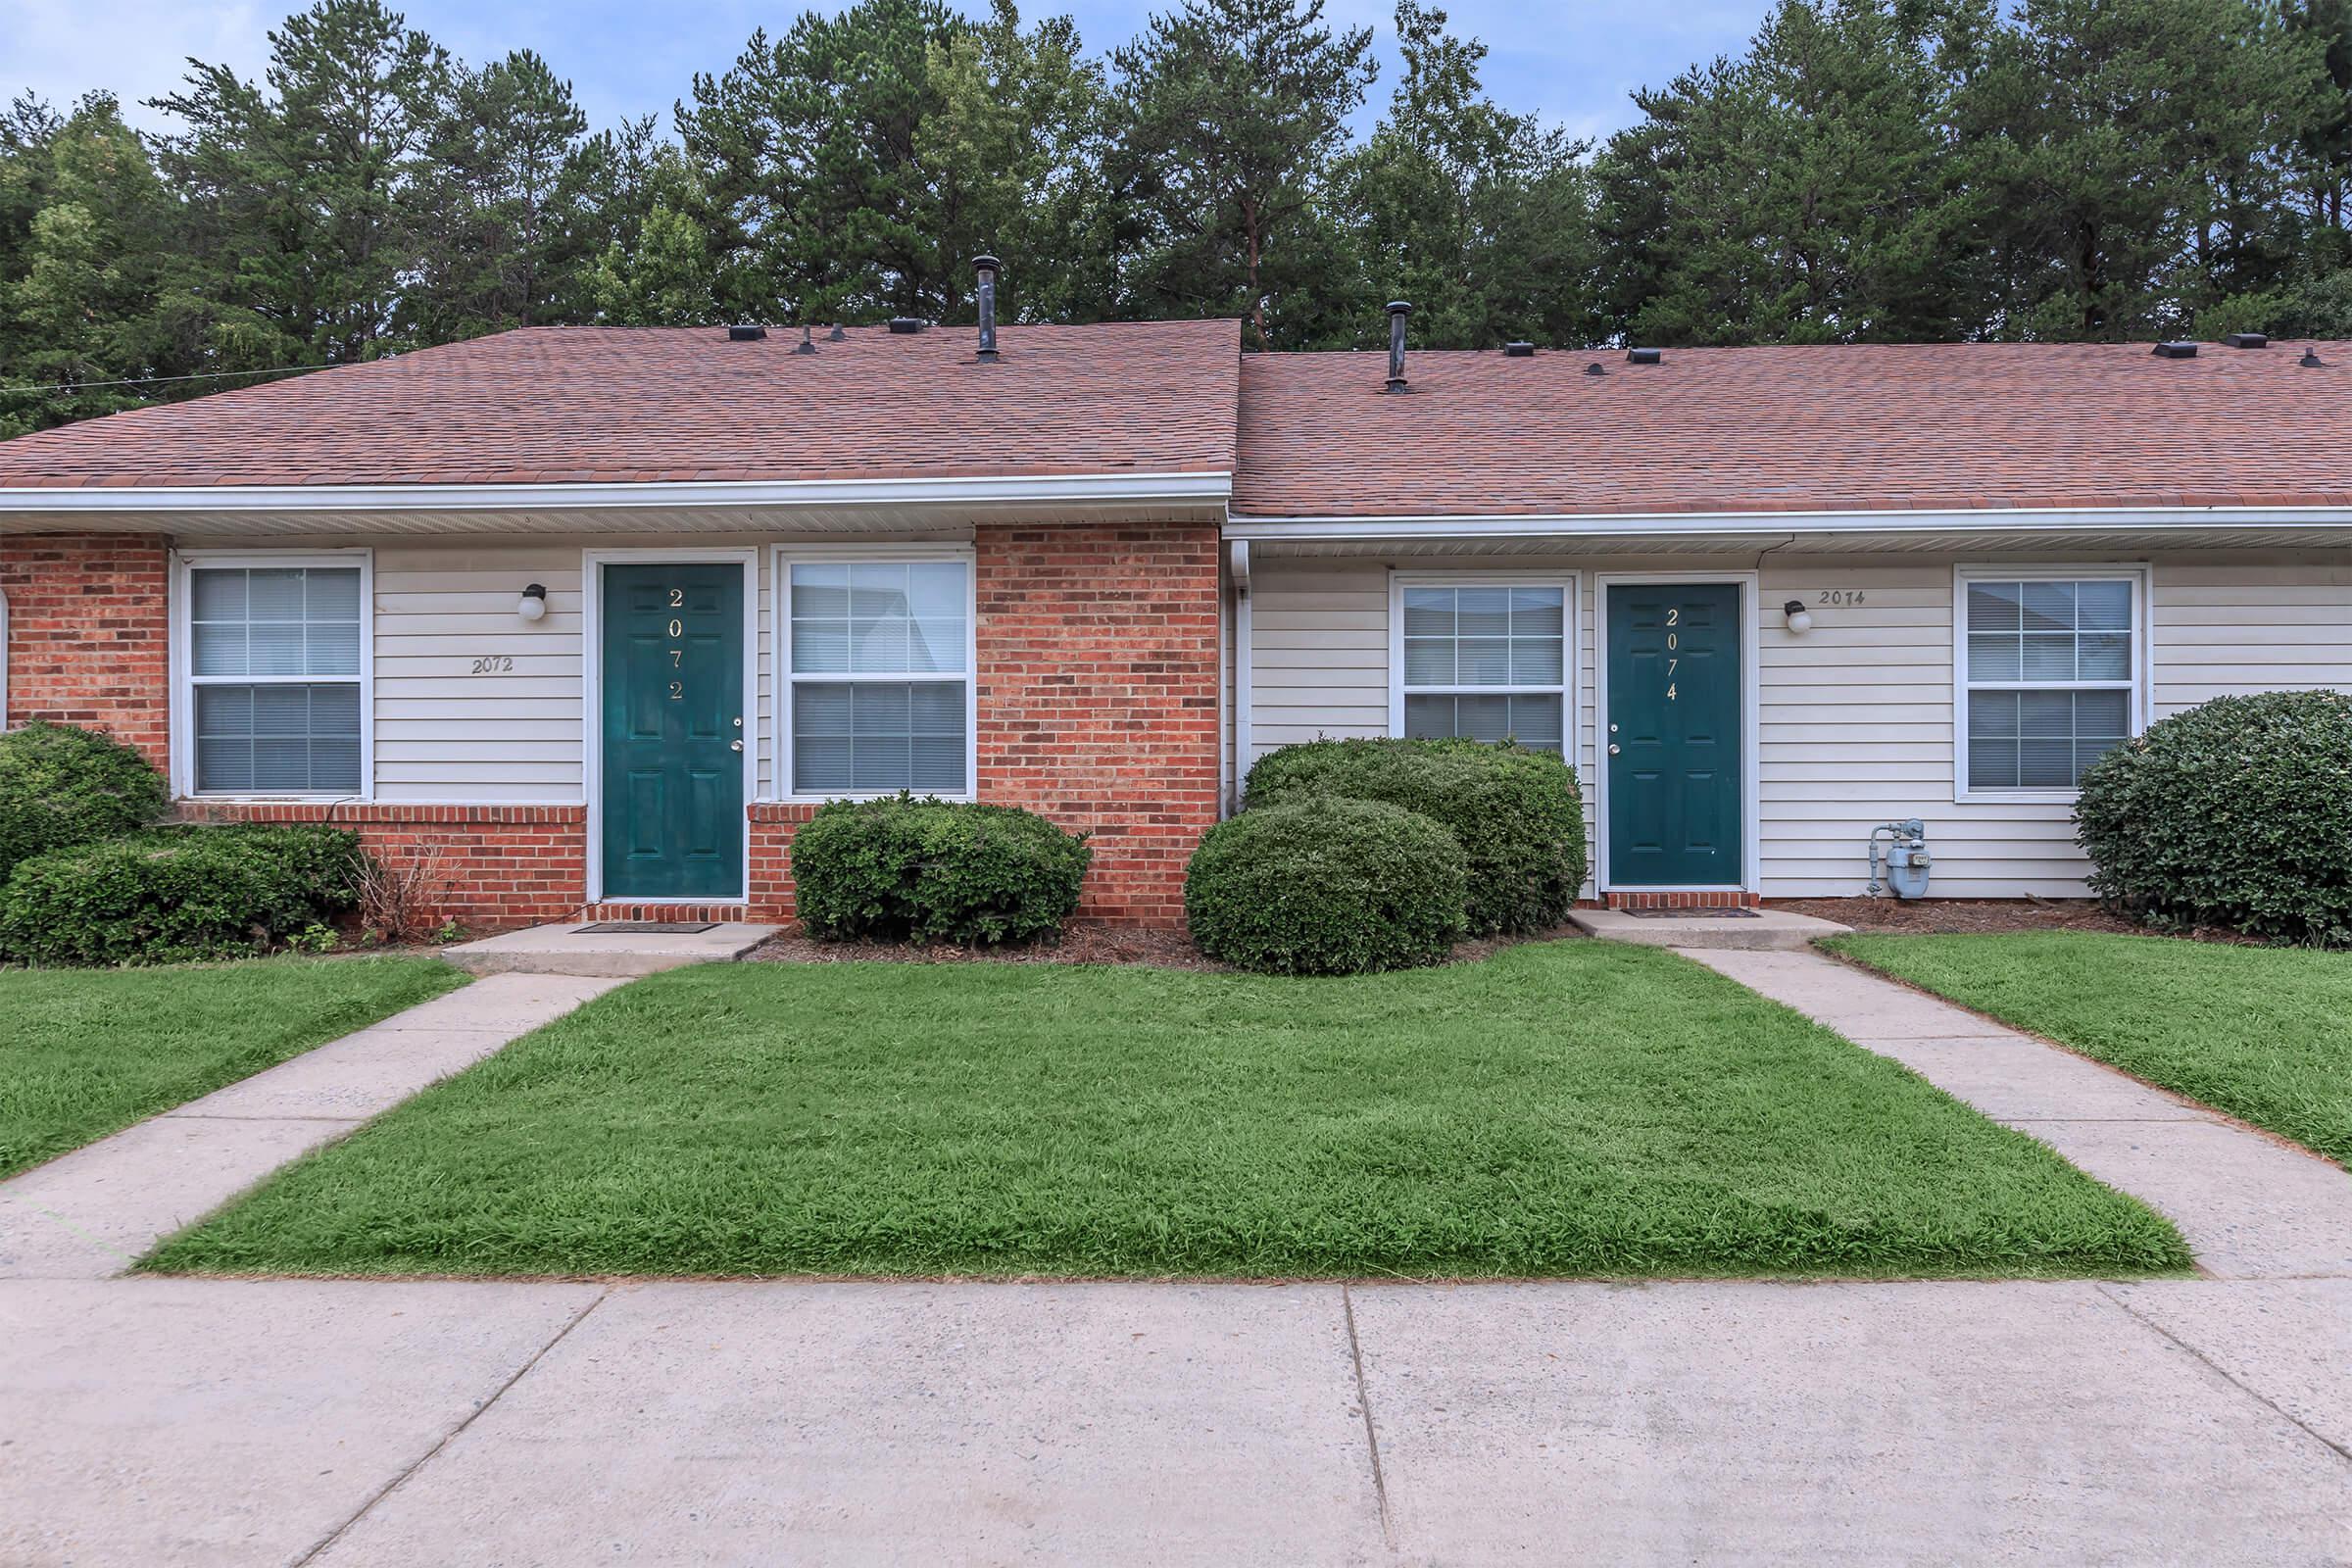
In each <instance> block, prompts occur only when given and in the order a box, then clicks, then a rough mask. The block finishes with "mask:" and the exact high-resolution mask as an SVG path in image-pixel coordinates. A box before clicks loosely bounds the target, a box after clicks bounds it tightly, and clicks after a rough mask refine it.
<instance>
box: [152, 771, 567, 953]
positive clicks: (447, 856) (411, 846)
mask: <svg viewBox="0 0 2352 1568" xmlns="http://www.w3.org/2000/svg"><path fill="white" fill-rule="evenodd" d="M180 814H181V815H182V816H183V817H185V818H187V819H188V820H191V821H206V822H332V823H334V824H335V826H337V827H347V828H350V829H351V830H352V831H353V832H355V833H357V834H359V836H360V842H361V844H363V845H364V846H366V848H367V850H368V853H369V854H370V855H373V856H375V857H376V858H378V859H380V860H383V861H385V862H386V863H387V864H391V865H413V864H416V863H417V862H418V861H420V860H423V859H424V858H427V857H428V856H431V855H432V854H434V853H435V852H436V851H437V852H438V853H439V855H440V858H441V869H442V873H443V875H444V876H445V878H446V879H447V882H448V886H449V892H448V896H447V897H446V898H444V899H442V900H441V901H439V903H438V905H437V906H436V912H438V913H441V914H443V915H445V916H447V917H449V918H453V919H455V920H457V921H458V922H459V923H461V924H463V925H467V926H472V927H477V928H494V927H500V926H516V925H531V924H535V923H537V922H539V921H543V920H567V919H570V918H571V917H572V916H573V915H575V914H577V913H578V912H579V909H580V899H581V895H582V893H583V892H584V891H585V889H586V887H587V876H588V809H587V808H586V807H584V806H398V805H375V806H363V805H333V806H326V805H318V806H313V805H299V804H289V805H282V806H281V805H245V804H241V803H235V802H228V801H182V802H181V803H180Z"/></svg>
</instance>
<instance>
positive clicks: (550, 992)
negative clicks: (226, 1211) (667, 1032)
mask: <svg viewBox="0 0 2352 1568" xmlns="http://www.w3.org/2000/svg"><path fill="white" fill-rule="evenodd" d="M620 983H621V982H620V981H618V980H600V979H585V978H578V977H573V976H568V975H519V974H518V975H500V976H494V977H492V978H490V979H487V980H477V981H475V982H474V983H473V984H471V985H469V986H466V988H464V989H463V990H460V991H453V992H450V993H449V994H448V995H446V996H441V997H436V998H434V999H433V1000H432V1001H430V1002H427V1003H424V1004H422V1005H418V1006H415V1007H411V1008H409V1009H408V1010H407V1011H406V1012H401V1013H395V1014H394V1015H393V1016H391V1017H389V1018H386V1019H385V1020H383V1021H382V1022H381V1023H378V1024H374V1025H372V1026H371V1027H369V1028H366V1029H362V1030H360V1031H359V1032H358V1033H356V1034H350V1035H345V1036H344V1037H343V1038H342V1039H340V1040H336V1041H332V1042H330V1043H329V1044H327V1045H323V1046H320V1047H319V1048H318V1049H317V1050H316V1051H311V1052H306V1053H305V1054H302V1055H299V1056H296V1057H294V1058H293V1059H292V1060H290V1061H286V1062H281V1063H280V1064H278V1065H277V1066H275V1067H272V1068H270V1070H268V1071H267V1072H262V1073H257V1074H255V1075H254V1076H253V1077H251V1078H247V1079H244V1080H243V1081H241V1082H239V1083H234V1084H231V1085H229V1086H228V1087H227V1088H225V1089H222V1090H219V1091H217V1092H215V1093H213V1094H210V1095H207V1096H205V1097H204V1098H203V1099H201V1100H192V1101H190V1102H189V1103H186V1104H184V1105H181V1106H180V1107H178V1108H177V1109H176V1110H171V1111H166V1112H165V1113H164V1114H163V1115H161V1116H157V1117H155V1118H153V1119H152V1120H149V1121H143V1122H140V1123H139V1124H138V1125H137V1126H135V1127H129V1128H125V1129H124V1130H123V1131H122V1132H119V1133H117V1134H115V1135H114V1136H113V1137H111V1138H103V1139H100V1140H99V1141H98V1142H97V1143H94V1144H90V1145H88V1146H86V1147H84V1148H81V1149H77V1150H75V1151H73V1152H72V1153H70V1154H65V1155H62V1156H60V1157H59V1158H57V1159H53V1160H51V1161H50V1162H49V1163H48V1164H46V1165H40V1166H36V1167H35V1168H34V1169H32V1170H29V1171H26V1172H25V1174H23V1175H21V1176H17V1177H14V1178H12V1179H11V1180H9V1181H7V1182H0V1279H99V1278H103V1277H104V1276H106V1275H109V1274H116V1273H120V1272H122V1271H123V1269H125V1268H127V1267H129V1266H130V1264H131V1263H132V1262H133V1261H134V1260H136V1259H137V1258H138V1256H139V1255H140V1254H141V1253H142V1252H145V1251H146V1250H148V1249H149V1248H151V1247H153V1246H154V1245H155V1244H156V1243H157V1242H159V1241H161V1240H162V1239H163V1238H164V1237H166V1236H169V1235H171V1234H172V1232H173V1231H175V1230H178V1229H179V1228H180V1227H181V1226H183V1225H186V1224H187V1223H189V1222H190V1221H192V1220H194V1219H197V1218H199V1217H200V1216H202V1215H204V1214H206V1213H209V1212H210V1211H212V1210H213V1209H215V1208H218V1207H220V1206H221V1204H222V1203H225V1202H227V1201H229V1200H230V1199H231V1198H234V1197H235V1196H236V1195H237V1194H239V1193H241V1192H243V1191H244V1190H245V1189H246V1188H248V1187H251V1186H252V1185H253V1184H254V1183H256V1182H258V1181H260V1180H261V1179H262V1178H263V1177H265V1176H267V1175H269V1174H270V1172H271V1171H273V1170H275V1169H276V1168H277V1167H278V1166H280V1165H282V1164H285V1163H286V1162H287V1161H288V1160H291V1159H293V1158H295V1157H296V1156H298V1155H300V1154H302V1153H304V1152H306V1151H309V1150H312V1149H315V1148H317V1147H318V1146H319V1145H320V1144H325V1143H331V1142H332V1141H333V1140H335V1139H337V1138H341V1137H342V1136H344V1135H345V1134H346V1133H348V1132H350V1131H351V1130H352V1129H353V1128H354V1127H357V1126H358V1125H359V1124H360V1123H361V1122H363V1121H365V1120H367V1119H368V1117H370V1116H373V1115H375V1114H376V1113H377V1112H379V1111H382V1110H387V1109H389V1108H391V1107H392V1106H393V1105H395V1104H397V1103H400V1102H401V1101H403V1100H406V1099H407V1098H408V1097H409V1096H411V1095H413V1094H415V1093H417V1091H418V1090H420V1089H423V1088H425V1087H426V1086H427V1085H429V1084H432V1083H434V1082H436V1081H438V1080H439V1079H442V1078H446V1077H448V1076H449V1075H450V1074H452V1073H454V1072H458V1071H460V1070H461V1069H463V1068H466V1067H468V1066H471V1065H472V1064H473V1063H474V1062H476V1061H479V1060H480V1059H481V1058H482V1057H484V1056H487V1055H488V1054H490V1053H492V1052H494V1051H496V1050H497V1049H498V1048H499V1047H501V1046H503V1045H505V1044H506V1043H507V1042H508V1041H510V1040H513V1039H515V1037H516V1036H518V1035H522V1034H526V1033H528V1032H529V1031H531V1030H533V1029H536V1028H538V1027H539V1026H540V1025H541V1024H543V1023H546V1022H548V1021H549V1020H550V1019H553V1018H557V1017H560V1016H562V1015H563V1014H564V1013H566V1012H569V1011H570V1010H571V1009H572V1008H574V1007H576V1006H578V1005H580V1004H581V1003H583V1002H585V1001H587V1000H588V999H589V998H590V997H594V996H598V995H601V994H602V993H604V992H606V991H610V990H612V989H613V987H614V986H616V985H619V984H620ZM0 1560H5V1559H0Z"/></svg>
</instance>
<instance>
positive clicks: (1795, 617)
mask: <svg viewBox="0 0 2352 1568" xmlns="http://www.w3.org/2000/svg"><path fill="white" fill-rule="evenodd" d="M1781 614H1782V616H1783V618H1785V619H1786V620H1787V621H1788V622H1789V630H1790V631H1811V630H1812V629H1813V613H1812V612H1811V611H1809V610H1807V609H1806V608H1805V602H1804V601H1803V600H1802V599H1791V600H1789V602H1788V603H1787V604H1785V605H1783V606H1782V607H1781Z"/></svg>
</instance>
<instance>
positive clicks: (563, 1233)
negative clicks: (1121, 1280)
mask: <svg viewBox="0 0 2352 1568" xmlns="http://www.w3.org/2000/svg"><path fill="white" fill-rule="evenodd" d="M2187 1261H2188V1254H2187V1251H2186V1250H2185V1248H2184V1247H2183V1246H2182V1244H2181V1242H2180V1237H2179V1236H2178V1235H2177V1234H2176V1233H2175V1232H2174V1230H2173V1229H2172V1227H2171V1226H2170V1225H2169V1224H2167V1223H2166V1222H2165V1221H2164V1220H2162V1219H2161V1218H2159V1217H2158V1216H2157V1215H2155V1214H2154V1213H2152V1212H2151V1211H2149V1210H2148V1209H2146V1208H2144V1207H2143V1206H2141V1205H2140V1204H2139V1203H2138V1202H2136V1201H2132V1200H2131V1199H2128V1198H2125V1197H2123V1196H2121V1195H2119V1194H2117V1193H2115V1192H2113V1191H2111V1190H2109V1189H2107V1188H2104V1187H2101V1186H2099V1185H2098V1184H2096V1183H2094V1182H2092V1181H2091V1180H2090V1179H2089V1178H2087V1177H2085V1176H2083V1175H2082V1174H2081V1173H2080V1172H2078V1171H2076V1170H2075V1169H2073V1168H2072V1167H2071V1166H2068V1165H2066V1164H2065V1163H2063V1162H2062V1161H2060V1160H2059V1159H2058V1158H2057V1156H2056V1155H2054V1154H2052V1153H2050V1152H2048V1151H2047V1150H2045V1149H2043V1148H2042V1147H2041V1146H2040V1145H2038V1144H2035V1143H2033V1142H2031V1141H2030V1140H2028V1139H2026V1138H2024V1137H2021V1136H2019V1135H2017V1134H2015V1133H2011V1132H2008V1131H2006V1130H2004V1129H2002V1128H1999V1127H1996V1126H1994V1125H1993V1124H1992V1123H1990V1122H1988V1121H1985V1120H1984V1119H1983V1118H1982V1117H1979V1116H1978V1115H1976V1114H1975V1113H1974V1112H1972V1111H1970V1110H1968V1109H1966V1108H1965V1107H1963V1106H1962V1105H1960V1104H1959V1103H1956V1102H1954V1101H1951V1100H1948V1099H1946V1098H1945V1097H1944V1096H1943V1095H1941V1094H1940V1093H1938V1092H1937V1091H1936V1090H1934V1089H1932V1088H1930V1087H1929V1086H1928V1085H1927V1084H1926V1083H1925V1082H1923V1081H1922V1080H1920V1079H1918V1078H1915V1077H1913V1076H1912V1075H1910V1074H1909V1073H1907V1072H1906V1071H1904V1070H1903V1069H1901V1068H1899V1067H1897V1066H1895V1065H1894V1064H1893V1063H1892V1062H1889V1061H1887V1060H1884V1059H1882V1058H1880V1057H1878V1056H1874V1055H1872V1054H1869V1053H1867V1052H1864V1051H1862V1050H1860V1049H1859V1048H1857V1047H1855V1046H1852V1045H1849V1044H1847V1043H1846V1042H1844V1041H1842V1040H1839V1039H1838V1038H1837V1037H1836V1036H1834V1035H1831V1034H1828V1033H1826V1032H1825V1031H1823V1030H1821V1029H1819V1028H1816V1027H1814V1026H1813V1025H1812V1024H1810V1023H1808V1022H1806V1021H1805V1020H1804V1019H1802V1018H1800V1017H1798V1016H1797V1015H1796V1014H1795V1013H1792V1012H1789V1011H1787V1010H1785V1009H1783V1008H1781V1007H1779V1006H1777V1005H1773V1004H1771V1003H1767V1002H1764V1001H1762V1000H1761V999H1759V998H1757V997H1755V996H1754V995H1753V994H1751V993H1749V992H1747V991H1744V990H1742V989H1741V988H1740V987H1739V986H1736V985H1734V984H1732V983H1731V982H1730V981H1728V980H1725V979H1722V978H1721V977H1719V976H1717V975H1714V974H1712V973H1710V972H1708V971H1707V970H1705V969H1702V968H1700V967H1699V966H1697V965H1696V964H1693V963H1690V962H1688V961H1686V960H1684V959H1682V958H1678V957H1676V956H1673V955H1670V954H1666V953H1660V952H1655V951H1647V950H1642V949H1636V948H1630V947H1619V946H1615V945H1611V944H1605V943H1588V942H1570V943H1556V944H1547V945H1541V946H1527V947H1520V948H1515V949H1512V950H1509V951H1507V952H1504V953H1502V954H1500V955H1498V956H1495V957H1494V958H1491V959H1489V960H1487V961H1485V962H1482V963H1478V964H1468V965H1462V966H1459V967H1452V968H1446V969H1440V970H1424V971H1420V972H1417V973H1408V974H1395V975H1386V976H1377V977H1371V978H1366V979H1357V980H1340V981H1329V980H1324V981H1317V980H1274V979H1259V978H1253V977H1244V976H1235V975H1224V974H1203V973H1189V972H1179V971H1171V970H1155V969H1141V968H1125V969H1112V968H1079V967H1064V966H1058V965H1048V964H1018V965H1014V964H946V965H889V964H863V963H845V964H811V965H791V964H750V965H740V966H736V965H728V966H711V967H704V968H696V969H686V970H678V971H673V972H671V973H669V974H664V975H659V976H656V977H654V978H652V979H649V980H644V981H640V982H638V983H637V984H635V985H632V986H629V987H627V988H625V989H623V990H621V991H618V992H614V993H613V994H611V995H609V996H606V997H604V998H602V999H600V1000H598V1001H596V1002H593V1003H591V1004H589V1005H588V1006H586V1007H585V1008H583V1009H581V1010H580V1011H579V1012H577V1013H575V1014H573V1015H571V1016H569V1017H567V1018H564V1019H562V1020H559V1021H558V1022H556V1023H554V1024H551V1025H549V1026H548V1027H546V1028H544V1029H541V1030H540V1031H538V1032H537V1033H535V1034H533V1035H530V1036H528V1037H527V1038H525V1039H523V1040H522V1041H519V1042H517V1043H516V1044H515V1045H514V1046H511V1047H509V1048H508V1049H507V1050H506V1051H504V1052H502V1053H500V1054H498V1055H496V1056H494V1057H492V1058H490V1059H489V1060H487V1061H485V1062H483V1063H481V1064H480V1065H478V1066H476V1067H474V1068H473V1069H471V1070H470V1071H468V1072H466V1073H465V1074H463V1075H461V1076H459V1077H457V1078H455V1079H452V1080H450V1081H449V1082H447V1083H444V1084H442V1085H439V1086H438V1087H436V1088H433V1089H430V1090H427V1091H426V1092H425V1093H424V1094H423V1095H421V1096H419V1097H418V1098H417V1100H415V1101H413V1102H411V1103H408V1104H406V1105H403V1106H401V1107H400V1108H398V1109H396V1110H394V1111H392V1112H390V1113H389V1114H387V1115H386V1116H384V1117H383V1118H381V1119H380V1120H378V1121H376V1122H375V1123H373V1124H371V1125H369V1126H368V1127H367V1128H364V1129H362V1130H361V1131H360V1132H359V1134H358V1135H356V1136H355V1137H353V1138H352V1139H350V1140H348V1141H347V1142H345V1143H343V1144H340V1145H337V1146H335V1147H333V1148H331V1149H328V1150H325V1151H322V1152H319V1153H318V1154H316V1155H314V1156H312V1157H310V1158H307V1159H305V1160H303V1161H301V1162H300V1163H298V1164H296V1165H294V1166H292V1167H290V1168H289V1169H288V1170H287V1171H285V1172H283V1173H282V1174H281V1175H280V1176H278V1177H277V1178H276V1179H275V1180H274V1181H272V1182H270V1184H269V1185H268V1186H266V1187H265V1188H263V1189H262V1190H261V1191H260V1192H259V1193H258V1194H257V1195H255V1196H254V1197H253V1198H251V1199H249V1200H248V1201H245V1202H243V1203H241V1204H239V1205H237V1206H236V1207H234V1208H232V1209H230V1210H228V1211H227V1212H226V1213H224V1214H223V1215H221V1216H220V1217H219V1218H217V1219H215V1220H213V1221H212V1222H210V1223H208V1224H204V1225H202V1226H200V1227H198V1228H197V1229H195V1230H194V1231H192V1232H190V1233H187V1234H184V1235H182V1236H180V1237H178V1238H176V1239H174V1240H172V1241H170V1242H168V1243H166V1244H165V1246H164V1247H163V1248H161V1249H160V1250H158V1252H157V1253H156V1254H155V1256H154V1257H153V1258H152V1259H150V1266H152V1267H155V1268H159V1269H166V1270H224V1271H248V1270H258V1271H289V1272H319V1273H336V1274H379V1273H451V1274H466V1273H478V1274H549V1273H555V1274H573V1273H585V1274H605V1273H615V1274H773V1273H842V1274H885V1275H886V1274H949V1273H953V1274H1018V1273H1043V1274H1057V1275H1060V1274H1070V1275H1111V1276H1121V1275H1124V1276H1133V1275H1160V1274H1173V1275H1201V1276H1299V1275H1392V1274H1397V1275H1440V1274H1442V1275H1473V1276H1474V1275H1534V1274H1600V1275H1659V1274H1668V1275H1672V1274H1718V1275H1721V1274H1733V1275H1738V1274H1757V1273H1835V1274H1988V1275H2016V1274H2049V1275H2065V1274H2082V1273H2099V1274H2108V1273H2132V1272H2146V1271H2167V1270H2178V1269H2180V1268H2182V1267H2184V1266H2185V1265H2186V1263H2187Z"/></svg>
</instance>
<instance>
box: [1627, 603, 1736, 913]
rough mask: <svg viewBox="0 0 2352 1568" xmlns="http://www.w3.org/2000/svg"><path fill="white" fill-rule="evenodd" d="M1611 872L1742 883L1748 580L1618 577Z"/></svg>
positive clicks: (1641, 883) (1635, 881) (1634, 883)
mask: <svg viewBox="0 0 2352 1568" xmlns="http://www.w3.org/2000/svg"><path fill="white" fill-rule="evenodd" d="M1608 617H1609V711H1608V716H1607V729H1608V733H1607V734H1606V735H1604V736H1603V737H1602V740H1603V742H1604V744H1605V746H1606V749H1607V754H1608V755H1607V763H1608V769H1609V884H1610V886H1612V887H1620V888H1626V887H1636V888H1638V887H1673V888H1711V887H1738V886H1740V878H1741V873H1742V867H1743V864H1744V857H1743V855H1742V854H1741V850H1742V846H1743V841H1742V839H1741V837H1740V834H1741V831H1742V828H1743V826H1744V824H1743V823H1742V822H1741V821H1740V773H1741V768H1740V684H1741V683H1740V588H1739V585H1738V584H1736V583H1655V584H1630V583H1628V584H1618V583H1612V584H1611V585H1610V586H1609V604H1608Z"/></svg>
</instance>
